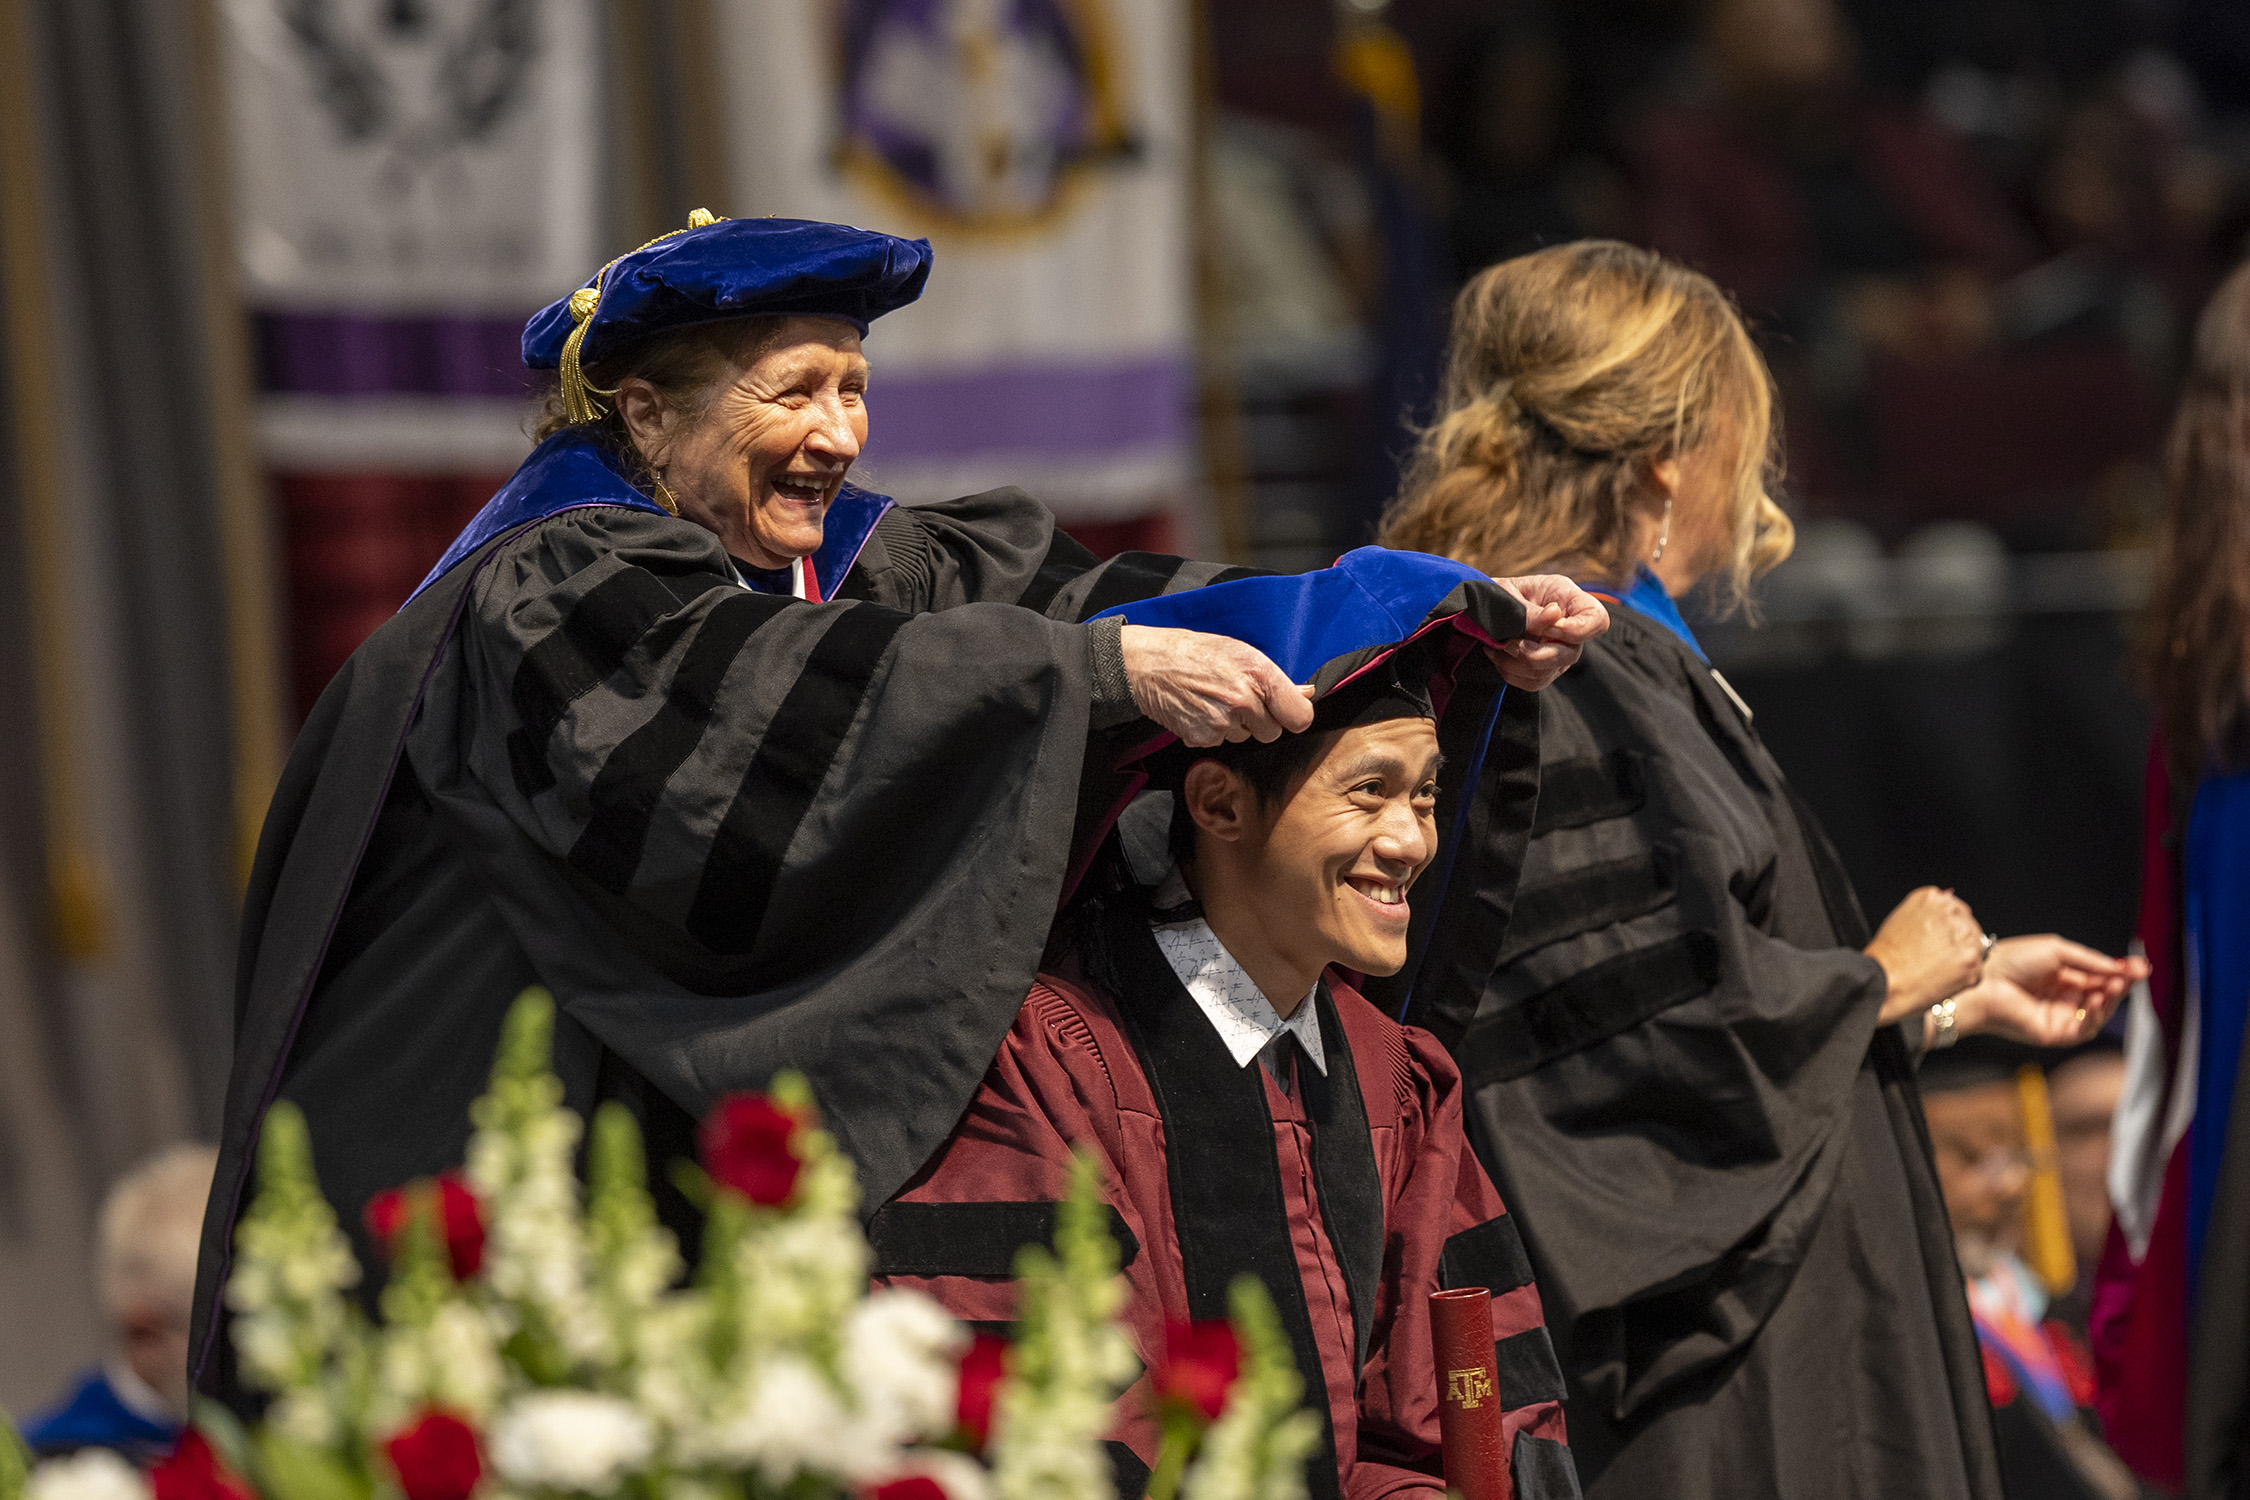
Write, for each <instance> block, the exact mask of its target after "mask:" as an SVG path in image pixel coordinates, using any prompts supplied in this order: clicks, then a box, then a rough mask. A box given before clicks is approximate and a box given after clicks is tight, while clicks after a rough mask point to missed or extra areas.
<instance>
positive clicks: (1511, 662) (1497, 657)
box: [1485, 573, 1609, 693]
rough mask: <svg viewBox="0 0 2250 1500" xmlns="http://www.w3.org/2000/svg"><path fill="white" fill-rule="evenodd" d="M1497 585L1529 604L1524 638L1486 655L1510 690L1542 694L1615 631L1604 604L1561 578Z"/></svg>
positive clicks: (1542, 576) (1536, 576)
mask: <svg viewBox="0 0 2250 1500" xmlns="http://www.w3.org/2000/svg"><path fill="white" fill-rule="evenodd" d="M1492 581H1493V582H1494V583H1497V584H1499V585H1500V587H1502V588H1504V589H1506V590H1507V591H1508V592H1509V593H1511V594H1513V595H1515V596H1516V598H1518V599H1520V600H1521V601H1523V628H1524V634H1523V638H1522V639H1520V640H1513V641H1503V642H1501V643H1500V644H1499V645H1498V646H1495V647H1493V648H1491V649H1490V650H1489V651H1487V652H1486V653H1485V654H1486V655H1488V656H1490V657H1491V658H1492V664H1493V666H1495V667H1497V668H1498V669H1499V671H1500V677H1501V680H1502V681H1504V682H1506V683H1507V684H1508V686H1510V687H1516V688H1522V689H1524V690H1525V691H1526V692H1533V693H1535V692H1537V691H1539V689H1541V688H1543V687H1545V686H1547V684H1549V683H1551V682H1553V681H1554V680H1555V679H1556V678H1558V677H1560V676H1562V674H1563V673H1565V672H1567V671H1569V670H1570V669H1571V668H1572V667H1574V666H1576V665H1578V657H1579V653H1580V652H1581V651H1582V650H1583V649H1584V648H1585V645H1586V642H1588V641H1590V640H1592V639H1593V638H1594V637H1595V636H1597V635H1600V634H1601V633H1602V632H1603V631H1605V630H1607V629H1609V611H1608V610H1606V609H1604V608H1602V601H1601V600H1599V599H1596V598H1595V597H1594V596H1593V595H1592V594H1589V593H1587V592H1586V591H1585V590H1584V589H1582V588H1580V587H1579V586H1578V585H1577V584H1575V583H1572V582H1571V581H1570V580H1569V579H1567V578H1564V577H1561V576H1560V575H1558V574H1553V573H1538V574H1532V575H1530V576H1528V577H1524V578H1495V579H1493V580H1492Z"/></svg>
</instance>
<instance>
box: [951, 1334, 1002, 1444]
mask: <svg viewBox="0 0 2250 1500" xmlns="http://www.w3.org/2000/svg"><path fill="white" fill-rule="evenodd" d="M1007 1359H1008V1341H1007V1340H1006V1339H996V1338H994V1337H993V1336H992V1335H991V1334H989V1333H980V1334H978V1335H977V1336H976V1338H975V1340H974V1341H972V1342H971V1343H970V1345H969V1347H968V1349H967V1351H966V1352H965V1353H963V1354H962V1356H961V1394H960V1396H959V1397H958V1398H957V1399H956V1404H955V1406H954V1414H955V1415H954V1420H955V1421H957V1422H958V1423H959V1424H960V1427H961V1432H962V1434H963V1435H964V1436H965V1437H967V1438H968V1440H969V1443H970V1446H971V1447H972V1448H973V1449H974V1450H975V1451H976V1452H978V1453H982V1452H983V1451H984V1445H985V1441H986V1440H987V1439H988V1438H990V1437H991V1436H992V1396H993V1390H994V1388H995V1387H997V1386H998V1385H999V1384H1000V1377H1001V1375H1002V1374H1004V1373H1005V1372H1006V1365H1007Z"/></svg>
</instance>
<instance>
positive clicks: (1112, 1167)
mask: <svg viewBox="0 0 2250 1500" xmlns="http://www.w3.org/2000/svg"><path fill="white" fill-rule="evenodd" d="M1468 587H1469V590H1470V592H1471V593H1472V594H1473V593H1475V592H1476V591H1477V590H1478V589H1480V588H1488V587H1489V585H1475V584H1473V585H1469V586H1468ZM1422 639H1426V638H1425V637H1418V638H1417V640H1418V641H1420V640H1422ZM1435 654H1436V653H1431V652H1426V651H1418V650H1417V647H1415V646H1409V647H1406V648H1404V649H1401V650H1398V651H1395V652H1391V653H1389V654H1387V655H1383V656H1379V657H1378V658H1377V660H1376V662H1375V663H1374V664H1373V665H1370V666H1368V667H1366V668H1364V669H1363V670H1362V671H1361V672H1360V673H1359V674H1358V675H1357V676H1355V677H1351V678H1348V679H1346V680H1345V682H1344V683H1342V684H1341V685H1339V686H1338V687H1336V688H1335V689H1334V690H1333V691H1331V692H1329V693H1327V694H1326V695H1325V696H1323V697H1321V698H1320V699H1319V700H1318V702H1317V704H1316V714H1315V718H1314V721H1313V727H1312V728H1311V729H1310V730H1308V731H1306V732H1305V733H1302V734H1292V735H1284V736H1282V737H1281V738H1280V739H1278V740H1276V741H1274V742H1273V743H1271V744H1259V743H1257V742H1255V741H1250V742H1244V743H1239V744H1231V745H1225V746H1221V747H1219V748H1216V749H1211V750H1193V751H1189V750H1185V749H1184V748H1179V747H1174V748H1173V749H1171V750H1168V751H1165V752H1163V753H1162V754H1161V755H1160V756H1158V757H1157V758H1156V759H1155V760H1153V761H1152V762H1151V763H1150V769H1151V771H1152V775H1153V776H1154V779H1155V783H1156V784H1157V785H1158V786H1160V787H1164V788H1167V789H1168V790H1169V791H1170V793H1171V795H1170V796H1169V797H1164V796H1147V795H1144V796H1143V797H1142V798H1141V800H1140V801H1139V802H1137V803H1136V804H1135V805H1134V808H1133V811H1132V812H1131V813H1128V814H1127V823H1126V825H1125V826H1124V828H1123V830H1122V832H1123V833H1124V834H1125V838H1124V840H1123V845H1124V847H1125V848H1126V849H1129V850H1133V851H1135V852H1134V853H1133V854H1131V855H1121V854H1119V853H1118V852H1117V846H1111V847H1110V850H1109V853H1108V855H1107V858H1108V860H1109V863H1108V864H1106V865H1103V864H1097V865H1096V867H1095V869H1094V871H1093V872H1092V873H1091V874H1089V875H1088V877H1087V878H1086V880H1085V882H1084V883H1083V885H1082V887H1081V889H1080V891H1079V894H1078V896H1077V898H1076V899H1075V900H1074V902H1073V903H1072V904H1071V905H1070V906H1069V907H1067V908H1066V910H1065V913H1064V918H1063V921H1062V923H1061V924H1060V926H1059V928H1058V931H1059V932H1060V933H1061V934H1062V936H1060V937H1058V939H1057V941H1056V943H1055V945H1054V946H1053V947H1052V948H1050V950H1049V954H1048V959H1047V961H1046V962H1045V963H1044V964H1043V965H1042V969H1043V972H1042V973H1041V974H1040V976H1039V981H1038V983H1037V984H1036V985H1035V986H1034V987H1033V988H1032V990H1031V993H1030V995H1029V997H1028V998H1026V1000H1025V1001H1024V1005H1023V1009H1022V1011H1021V1012H1020V1013H1019V1015H1018V1016H1017V1018H1016V1023H1015V1026H1014V1028H1013V1030H1011V1031H1010V1032H1009V1034H1008V1036H1007V1039H1006V1040H1005V1042H1004V1043H1003V1044H1002V1045H1001V1048H1000V1051H999V1056H998V1058H997V1059H996V1060H995V1062H994V1064H993V1066H992V1069H991V1071H990V1072H989V1073H988V1074H987V1075H986V1077H985V1080H984V1084H983V1086H982V1088H981V1089H980V1091H979V1093H978V1095H977V1097H976V1099H975V1101H974V1103H973V1104H972V1105H971V1106H970V1108H969V1111H968V1113H967V1115H966V1117H965V1118H964V1119H963V1120H962V1122H961V1124H960V1125H959V1127H958V1128H957V1129H956V1130H955V1132H954V1134H953V1136H952V1138H951V1139H950V1140H949V1141H948V1142H947V1143H946V1145H945V1146H944V1147H943V1148H941V1149H940V1151H939V1152H938V1153H937V1155H936V1156H934V1157H933V1158H932V1159H931V1161H930V1162H929V1163H928V1164H927V1165H926V1166H925V1167H924V1168H923V1170H922V1171H921V1172H920V1173H919V1174H918V1175H917V1176H916V1177H915V1178H913V1179H912V1180H911V1181H910V1182H909V1183H908V1185H907V1187H906V1188H905V1190H903V1191H902V1192H901V1193H900V1194H899V1196H898V1197H897V1198H896V1199H894V1200H893V1201H892V1202H891V1203H889V1204H887V1205H886V1206H885V1207H884V1208H883V1209H882V1210H881V1211H880V1212H879V1213H878V1214H877V1215H876V1216H875V1219H874V1221H873V1224H872V1226H871V1238H872V1241H873V1245H874V1254H875V1262H876V1266H875V1268H876V1271H877V1274H878V1275H883V1276H885V1279H886V1280H888V1281H889V1282H890V1283H891V1284H893V1285H905V1286H912V1287H915V1288H918V1289H920V1290H922V1291H924V1292H927V1293H928V1294H930V1295H931V1296H934V1297H935V1298H937V1300H938V1301H940V1302H941V1303H943V1304H944V1305H945V1307H946V1308H947V1310H948V1311H950V1312H952V1313H953V1314H954V1315H955V1316H957V1317H960V1318H962V1319H964V1320H968V1321H971V1322H975V1323H997V1322H1002V1321H1004V1320H1007V1319H1009V1318H1011V1317H1013V1316H1014V1314H1015V1287H1014V1285H1013V1283H1012V1282H1011V1281H1010V1280H1009V1278H1010V1277H1011V1275H1012V1269H1011V1262H1012V1255H1013V1249H1014V1246H1015V1244H1017V1243H1020V1242H1021V1240H1023V1239H1027V1238H1031V1237H1032V1236H1031V1235H1030V1234H1028V1233H1025V1232H1023V1231H1021V1230H1014V1229H1011V1228H1010V1227H1009V1224H1010V1222H1011V1216H1012V1217H1013V1218H1014V1219H1023V1218H1027V1217H1035V1216H1036V1215H1037V1214H1038V1213H1039V1212H1040V1211H1042V1210H1044V1209H1045V1208H1046V1203H1045V1201H1043V1200H1051V1199H1053V1198H1055V1197H1057V1196H1059V1195H1060V1194H1061V1192H1062V1191H1063V1189H1064V1186H1065V1181H1066V1174H1067V1170H1068V1163H1069V1161H1070V1157H1071V1153H1072V1151H1073V1149H1074V1148H1075V1149H1079V1150H1084V1151H1088V1152H1090V1153H1092V1154H1093V1156H1094V1157H1095V1158H1096V1159H1097V1160H1098V1162H1099V1164H1100V1166H1101V1169H1102V1173H1103V1177H1104V1180H1105V1182H1106V1184H1107V1190H1108V1196H1109V1202H1110V1205H1111V1207H1112V1208H1113V1209H1114V1210H1115V1214H1116V1218H1115V1219H1114V1220H1113V1221H1112V1229H1113V1232H1116V1233H1117V1236H1118V1241H1119V1246H1120V1251H1121V1256H1122V1259H1123V1261H1124V1274H1125V1276H1126V1278H1127V1280H1128V1282H1129V1284H1130V1288H1131V1297H1130V1302H1129V1305H1128V1310H1127V1314H1126V1317H1127V1322H1128V1326H1129V1330H1130V1332H1131V1335H1132V1337H1133V1339H1134V1342H1135V1345H1136V1352H1137V1353H1138V1355H1139V1357H1140V1359H1141V1361H1142V1363H1143V1365H1144V1366H1146V1367H1148V1368H1150V1369H1154V1368H1157V1367H1158V1366H1160V1365H1161V1364H1162V1363H1163V1361H1164V1358H1165V1351H1166V1338H1167V1332H1166V1330H1167V1324H1177V1323H1179V1322H1181V1321H1184V1320H1188V1319H1192V1318H1209V1317H1214V1316H1224V1308H1225V1295H1226V1288H1227V1286H1228V1284H1229V1283H1230V1282H1231V1281H1232V1280H1233V1279H1234V1278H1235V1277H1236V1276H1238V1275H1241V1274H1243V1273H1246V1272H1247V1273H1251V1274H1256V1275H1258V1276H1259V1277H1260V1279H1261V1280H1262V1281H1263V1282H1264V1284H1265V1286H1266V1288H1267V1290H1268V1291H1269V1292H1270V1293H1271V1294H1272V1295H1273V1298H1274V1301H1275V1304H1276V1307H1277V1308H1278V1310H1279V1312H1280V1316H1281V1321H1282V1325H1283V1327H1284V1328H1285V1329H1286V1330H1287V1331H1288V1333H1289V1335H1290V1338H1291V1341H1292V1343H1293V1344H1294V1345H1295V1347H1296V1352H1297V1363H1298V1367H1299V1369H1300V1370H1301V1371H1303V1372H1304V1373H1305V1377H1306V1399H1307V1402H1308V1404H1309V1405H1310V1406H1311V1407H1312V1408H1313V1409H1314V1410H1315V1411H1318V1412H1320V1413H1321V1414H1322V1415H1323V1417H1324V1418H1325V1419H1326V1420H1325V1422H1324V1426H1325V1427H1326V1429H1327V1432H1326V1446H1325V1447H1324V1449H1323V1451H1322V1452H1321V1453H1320V1454H1318V1455H1317V1456H1316V1457H1315V1458H1314V1459H1313V1460H1312V1461H1311V1462H1310V1463H1309V1464H1308V1473H1307V1478H1308V1484H1309V1489H1310V1494H1311V1496H1312V1497H1313V1500H1378V1497H1385V1496H1393V1495H1398V1496H1405V1495H1416V1496H1429V1497H1435V1496H1437V1495H1439V1494H1440V1493H1442V1492H1443V1490H1444V1481H1443V1479H1442V1478H1441V1477H1440V1466H1439V1463H1438V1457H1439V1455H1438V1424H1437V1407H1438V1384H1439V1380H1440V1378H1441V1377H1440V1375H1439V1373H1438V1372H1437V1370H1436V1369H1435V1368H1434V1361H1433V1356H1432V1350H1431V1335H1430V1321H1429V1316H1428V1313H1427V1298H1428V1294H1429V1293H1430V1292H1432V1291H1434V1290H1437V1289H1438V1288H1440V1287H1449V1286H1488V1287H1490V1288H1491V1290H1492V1293H1493V1299H1494V1300H1493V1304H1492V1307H1493V1323H1494V1329H1493V1333H1494V1338H1495V1341H1496V1343H1497V1344H1498V1350H1499V1361H1498V1371H1499V1380H1498V1392H1497V1394H1498V1396H1499V1398H1500V1401H1501V1403H1502V1405H1503V1407H1504V1408H1505V1409H1507V1417H1506V1430H1507V1436H1508V1441H1509V1443H1510V1449H1509V1452H1510V1455H1511V1467H1512V1476H1511V1477H1512V1481H1513V1487H1514V1493H1515V1494H1516V1495H1518V1496H1522V1497H1525V1500H1534V1497H1548V1496H1555V1497H1559V1496H1575V1495H1576V1494H1577V1492H1578V1491H1577V1481H1576V1477H1575V1471H1574V1469H1573V1468H1572V1465H1571V1460H1570V1455H1569V1450H1568V1449H1567V1447H1566V1446H1565V1445H1564V1434H1563V1415H1562V1409H1561V1406H1560V1403H1559V1397H1560V1396H1561V1394H1562V1377H1561V1374H1560V1372H1559V1370H1558V1368H1557V1366H1556V1364H1555V1359H1554V1354H1553V1350H1552V1347H1551V1346H1550V1345H1549V1343H1548V1340H1547V1334H1546V1329H1545V1325H1544V1321H1543V1318H1542V1314H1541V1310H1540V1305H1539V1293H1538V1289H1537V1287H1536V1286H1534V1285H1533V1284H1532V1279H1531V1271H1530V1267H1529V1264H1528V1262H1527V1261H1526V1260H1525V1257H1524V1253H1523V1249H1522V1246H1521V1243H1520V1241H1519V1240H1518V1239H1517V1236H1516V1230H1515V1227H1514V1224H1513V1223H1512V1221H1511V1220H1510V1219H1509V1218H1508V1217H1507V1214H1506V1211H1505V1210H1504V1209H1503V1207H1502V1206H1501V1203H1500V1200H1499V1197H1498V1196H1497V1194H1496V1193H1495V1192H1494V1191H1493V1188H1492V1185H1491V1183H1490V1181H1489V1180H1488V1179H1487V1178H1486V1177H1485V1174H1484V1169H1483V1168H1482V1167H1481V1166H1479V1165H1478V1163H1477V1159H1476V1157H1475V1155H1474V1154H1473V1153H1472V1152H1471V1151H1470V1149H1469V1146H1468V1142H1467V1140H1466V1139H1465V1138H1464V1136H1463V1133H1462V1126H1461V1082H1460V1074H1459V1072H1458V1071H1457V1070H1456V1069H1455V1067H1454V1065H1453V1062H1452V1060H1451V1058H1450V1057H1448V1056H1447V1054H1446V1052H1445V1049H1444V1048H1443V1047H1442V1046H1440V1045H1439V1044H1438V1042H1437V1041H1436V1040H1435V1039H1434V1038H1433V1037H1431V1036H1430V1035H1429V1034H1428V1033H1427V1032H1424V1031H1422V1030H1419V1029H1417V1028H1414V1027H1410V1026H1402V1025H1400V1024H1398V1023H1397V1022H1395V1021H1393V1020H1391V1019H1390V1017H1388V1016H1387V1015H1385V1014H1383V1013H1382V1012H1381V1011H1379V1010H1377V1009H1376V1008H1375V1006H1374V1005H1372V1004H1371V1003H1369V1002H1368V1001H1367V1000H1366V999H1363V998H1362V997H1361V995H1360V993H1359V991H1358V989H1356V988H1355V987H1354V981H1355V980H1356V979H1358V977H1359V976H1362V975H1392V974H1396V973H1398V972H1399V970H1400V969H1401V968H1402V967H1403V966H1404V965H1405V964H1406V962H1407V957H1408V941H1407V936H1408V927H1409V921H1410V908H1409V904H1408V892H1409V890H1410V888H1411V887H1412V886H1413V885H1414V884H1415V882H1416V880H1417V879H1418V878H1419V877H1420V876H1422V875H1423V874H1424V873H1425V872H1426V871H1428V870H1430V869H1431V867H1432V864H1433V861H1435V860H1436V859H1437V857H1438V855H1439V851H1440V838H1439V830H1438V820H1437V816H1436V809H1437V802H1438V777H1439V773H1440V763H1441V759H1442V757H1441V755H1440V752H1439V726H1438V724H1437V722H1436V720H1437V713H1436V712H1435V711H1434V709H1433V695H1432V688H1431V684H1432V678H1433V669H1432V666H1431V665H1430V661H1429V658H1430V657H1431V656H1433V655H1435ZM1463 696H1464V695H1463V694H1462V693H1460V692H1452V693H1448V694H1445V698H1450V699H1451V701H1452V703H1453V704H1454V705H1456V711H1457V712H1458V711H1461V710H1460V709H1459V708H1458V706H1457V705H1458V704H1459V703H1460V701H1461V699H1462V697H1463ZM1445 698H1441V699H1440V700H1439V701H1445ZM1488 701H1489V700H1488ZM1447 774H1448V775H1449V776H1452V777H1466V776H1473V775H1474V768H1473V767H1468V766H1455V767H1451V768H1448V769H1447ZM1167 804H1169V819H1170V821H1169V825H1168V845H1167V834H1166V833H1165V831H1164V830H1165V829H1166V827H1167V825H1166V824H1165V823H1164V821H1163V819H1164V817H1165V816H1166V812H1165V809H1166V805H1167ZM1142 813H1153V814H1154V815H1155V816H1154V818H1153V819H1139V818H1137V817H1136V815H1139V814H1142ZM1136 825H1138V826H1136ZM1152 835H1153V836H1152ZM1167 854H1168V855H1169V856H1170V858H1171V860H1173V861H1176V862H1175V863H1172V864H1171V866H1170V868H1169V869H1168V870H1166V862H1167V861H1166V855H1167ZM1128 867H1129V868H1130V870H1131V873H1128ZM1159 872H1162V873H1161V878H1154V877H1156V876H1157V875H1158V874H1159ZM1455 878H1456V879H1460V878H1463V877H1461V876H1460V874H1459V872H1456V873H1455ZM1152 879H1153V884H1150V883H1149V882H1150V881H1151V880H1152ZM1148 1384H1149V1380H1148V1377H1147V1376H1146V1375H1144V1376H1143V1377H1142V1379H1141V1381H1140V1386H1141V1387H1142V1389H1141V1390H1137V1391H1128V1392H1127V1393H1126V1397H1125V1399H1124V1401H1123V1402H1121V1403H1120V1408H1119V1410H1120V1419H1119V1426H1118V1428H1117V1430H1116V1431H1114V1432H1113V1433H1112V1439H1113V1440H1112V1443H1111V1453H1112V1457H1113V1460H1114V1462H1115V1466H1116V1469H1117V1473H1118V1478H1119V1481H1120V1490H1121V1492H1122V1493H1123V1494H1125V1495H1126V1496H1128V1497H1129V1496H1131V1495H1134V1494H1138V1493H1139V1492H1140V1489H1139V1487H1140V1485H1141V1484H1142V1483H1144V1482H1145V1480H1146V1473H1147V1466H1148V1465H1149V1464H1151V1463H1152V1462H1153V1461H1154V1460H1155V1458H1156V1456H1157V1452H1158V1447H1159V1440H1160V1428H1159V1425H1158V1422H1157V1420H1156V1418H1155V1415H1154V1409H1153V1404H1152V1403H1151V1402H1150V1401H1149V1400H1147V1399H1146V1396H1147V1392H1146V1389H1145V1388H1146V1387H1147V1386H1148Z"/></svg>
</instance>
